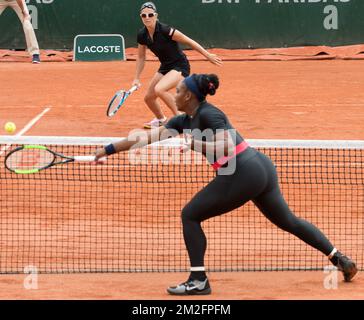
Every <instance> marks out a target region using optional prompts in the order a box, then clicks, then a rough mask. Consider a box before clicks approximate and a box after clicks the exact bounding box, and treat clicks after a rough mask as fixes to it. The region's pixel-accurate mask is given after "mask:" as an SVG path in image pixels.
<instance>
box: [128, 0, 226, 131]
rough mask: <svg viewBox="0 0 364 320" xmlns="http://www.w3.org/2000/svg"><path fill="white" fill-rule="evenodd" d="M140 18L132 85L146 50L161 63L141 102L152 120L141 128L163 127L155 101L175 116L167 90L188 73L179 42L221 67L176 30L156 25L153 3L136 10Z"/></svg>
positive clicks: (172, 100)
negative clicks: (143, 102)
mask: <svg viewBox="0 0 364 320" xmlns="http://www.w3.org/2000/svg"><path fill="white" fill-rule="evenodd" d="M140 16H141V19H142V21H143V24H144V27H143V28H142V29H141V30H140V31H139V33H138V57H137V62H136V73H135V79H134V81H133V85H138V86H140V75H141V73H142V71H143V69H144V65H145V57H146V49H147V48H149V49H150V50H151V51H152V52H153V53H154V54H155V55H156V56H157V57H158V59H159V61H160V63H161V65H160V68H159V70H158V71H157V72H156V74H155V75H154V77H153V78H152V80H151V82H150V84H149V87H148V90H147V93H146V96H145V98H144V101H145V103H146V104H147V106H148V107H149V109H150V110H151V111H152V112H153V113H154V115H155V118H154V119H153V120H152V121H150V122H148V123H145V124H144V128H147V129H151V128H154V127H159V126H161V125H163V124H164V123H165V122H166V120H167V118H166V117H165V115H164V113H163V111H162V109H161V107H160V104H159V102H158V98H160V99H161V100H162V101H163V102H164V103H165V104H166V105H167V106H168V108H169V109H171V111H172V113H173V115H177V114H178V111H177V107H176V104H175V102H174V99H173V96H172V94H171V93H169V92H168V91H169V90H170V89H172V88H175V87H176V86H177V84H178V82H180V81H181V80H182V79H183V78H185V77H187V76H188V75H189V74H190V64H189V62H188V60H187V58H186V56H185V54H184V53H183V51H182V50H181V48H180V47H179V43H184V44H187V45H189V46H190V47H191V48H193V49H194V50H196V51H198V52H200V53H201V54H202V55H204V56H205V57H206V58H207V59H208V60H209V61H210V62H211V63H213V64H216V65H221V59H220V58H219V57H217V56H216V55H214V54H210V53H209V52H207V51H206V50H205V49H204V48H203V47H202V46H201V45H199V44H198V43H197V42H196V41H194V40H192V39H190V38H189V37H187V36H186V35H184V34H183V33H181V32H180V31H178V30H176V29H174V28H172V27H170V26H168V25H166V24H163V23H161V22H159V21H158V13H157V8H156V6H155V5H154V3H152V2H146V3H144V4H143V5H142V6H141V8H140Z"/></svg>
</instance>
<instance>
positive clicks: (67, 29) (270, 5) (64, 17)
mask: <svg viewBox="0 0 364 320" xmlns="http://www.w3.org/2000/svg"><path fill="white" fill-rule="evenodd" d="M26 2H27V3H28V7H29V8H30V10H31V13H32V17H33V24H34V26H35V29H36V34H37V37H38V41H39V43H40V46H41V48H44V49H72V47H73V39H74V37H75V36H76V35H77V34H89V33H90V34H94V33H106V34H113V33H117V34H122V35H123V36H124V38H125V42H126V47H134V46H136V33H137V30H138V29H139V28H141V27H142V24H141V20H140V18H139V12H138V9H139V7H140V4H141V3H143V2H144V1H139V0H106V1H97V0H27V1H26ZM155 3H156V5H157V7H158V11H159V19H160V21H162V22H165V23H167V24H170V25H173V26H175V27H176V28H177V29H179V30H181V31H182V32H184V33H185V34H186V35H188V36H190V37H192V38H193V39H195V40H198V41H199V42H200V43H201V44H203V45H204V46H206V47H220V48H249V47H251V48H259V47H285V46H302V45H330V46H338V45H347V44H355V43H364V18H363V16H364V1H363V0H173V1H171V0H159V1H155ZM24 47H25V41H24V35H23V31H22V28H21V25H20V23H19V21H18V18H17V16H16V14H15V13H14V12H13V11H12V10H10V9H7V10H5V11H4V12H3V14H2V15H1V16H0V48H24Z"/></svg>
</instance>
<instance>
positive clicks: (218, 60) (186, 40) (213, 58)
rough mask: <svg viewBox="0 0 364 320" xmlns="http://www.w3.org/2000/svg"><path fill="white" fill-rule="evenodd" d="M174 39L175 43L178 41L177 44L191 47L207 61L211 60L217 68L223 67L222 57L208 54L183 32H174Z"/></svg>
mask: <svg viewBox="0 0 364 320" xmlns="http://www.w3.org/2000/svg"><path fill="white" fill-rule="evenodd" d="M172 39H173V40H174V41H177V42H180V43H184V44H187V45H189V46H190V47H191V48H192V49H194V50H196V51H198V52H199V53H201V54H202V55H203V56H204V57H206V58H207V60H209V61H210V62H211V63H213V64H215V65H217V66H221V65H222V60H221V58H220V57H218V56H217V55H216V54H212V53H210V52H208V51H207V50H205V49H204V48H203V47H202V46H201V45H200V44H199V43H197V42H196V41H195V40H193V39H191V38H189V37H187V36H186V35H184V34H183V33H182V32H180V31H178V30H176V31H175V32H174V34H173V38H172Z"/></svg>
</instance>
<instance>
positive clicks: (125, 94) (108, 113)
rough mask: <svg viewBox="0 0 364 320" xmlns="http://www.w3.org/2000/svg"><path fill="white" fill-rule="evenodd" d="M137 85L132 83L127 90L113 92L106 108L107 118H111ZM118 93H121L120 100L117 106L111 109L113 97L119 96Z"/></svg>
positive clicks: (136, 88)
mask: <svg viewBox="0 0 364 320" xmlns="http://www.w3.org/2000/svg"><path fill="white" fill-rule="evenodd" d="M138 88H139V86H137V85H134V86H132V87H131V88H130V89H129V90H128V91H125V90H119V91H118V92H116V93H115V95H114V97H113V98H112V99H111V100H110V103H109V106H108V108H107V110H106V115H107V116H108V117H109V118H112V117H113V116H114V115H115V114H116V113H117V112H118V110H119V109H120V107H121V106H122V105H123V103H124V102H125V100H126V99H127V98H128V97H129V96H130V95H131V94H132V93H133V92H134V91H136V90H138ZM120 95H123V97H122V99H121V101H120V102H119V104H118V105H117V107H116V108H115V109H114V110H112V111H111V107H112V105H113V102H114V101H115V99H116V98H117V97H119V96H120Z"/></svg>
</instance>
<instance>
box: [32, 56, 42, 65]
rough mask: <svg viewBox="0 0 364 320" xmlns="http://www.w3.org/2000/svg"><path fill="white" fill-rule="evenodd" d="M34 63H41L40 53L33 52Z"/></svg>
mask: <svg viewBox="0 0 364 320" xmlns="http://www.w3.org/2000/svg"><path fill="white" fill-rule="evenodd" d="M32 63H37V64H39V63H40V56H39V54H33V59H32Z"/></svg>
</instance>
